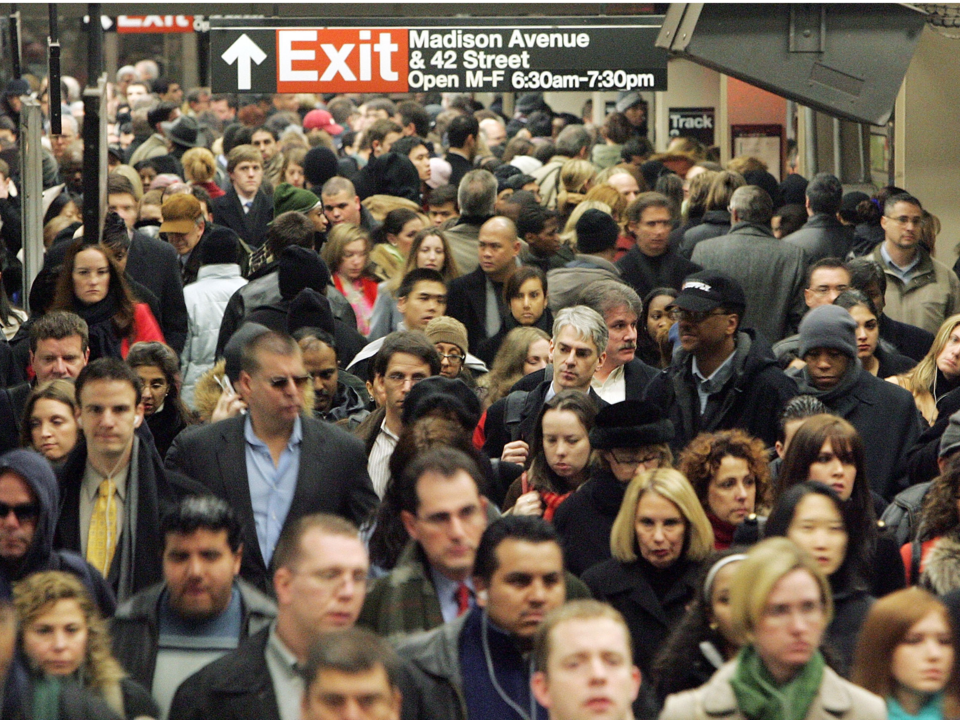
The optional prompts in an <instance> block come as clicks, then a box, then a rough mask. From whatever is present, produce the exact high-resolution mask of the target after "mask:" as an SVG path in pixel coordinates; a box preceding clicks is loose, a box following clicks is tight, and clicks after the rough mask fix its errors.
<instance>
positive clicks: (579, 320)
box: [480, 305, 609, 465]
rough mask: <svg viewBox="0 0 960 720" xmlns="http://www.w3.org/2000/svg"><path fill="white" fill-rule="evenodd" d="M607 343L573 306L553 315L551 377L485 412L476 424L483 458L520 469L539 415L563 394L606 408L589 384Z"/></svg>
mask: <svg viewBox="0 0 960 720" xmlns="http://www.w3.org/2000/svg"><path fill="white" fill-rule="evenodd" d="M608 340H609V331H608V330H607V324H606V323H605V322H604V321H603V317H602V316H601V315H600V313H598V312H597V311H596V310H592V309H590V308H588V307H586V306H584V305H574V306H573V307H568V308H564V309H563V310H561V311H560V312H558V313H557V317H556V320H554V321H553V339H552V340H551V341H550V356H551V357H552V359H553V377H552V378H551V379H550V380H544V381H543V382H542V383H540V385H539V386H538V387H537V388H535V389H534V390H531V391H530V392H526V391H523V390H516V391H514V392H512V393H510V394H509V395H507V397H505V398H503V399H501V400H498V401H497V402H495V403H494V404H493V405H491V406H490V408H489V409H488V410H487V412H486V414H485V416H484V418H481V420H480V424H481V425H483V427H484V432H485V433H486V440H485V442H484V445H483V451H484V453H486V454H487V455H488V456H489V457H491V458H500V459H501V460H504V461H506V462H513V463H517V464H520V465H522V464H523V463H524V462H525V461H526V459H527V454H528V452H529V441H530V438H532V437H533V429H534V425H535V424H536V419H537V416H538V415H539V414H540V409H541V408H542V407H543V404H544V403H545V402H547V400H549V399H550V398H552V397H553V396H554V395H556V394H557V393H558V392H561V391H563V390H579V391H580V392H585V393H587V394H588V395H589V396H590V397H591V398H592V399H593V401H594V402H595V403H596V404H597V407H598V408H601V407H604V406H605V405H606V404H607V403H606V402H604V401H603V400H602V399H601V398H600V396H599V395H597V393H596V392H595V391H594V390H593V388H592V387H591V386H590V384H591V382H592V381H593V376H594V374H595V373H596V372H597V368H599V367H600V366H601V365H603V362H604V360H606V357H607V342H608Z"/></svg>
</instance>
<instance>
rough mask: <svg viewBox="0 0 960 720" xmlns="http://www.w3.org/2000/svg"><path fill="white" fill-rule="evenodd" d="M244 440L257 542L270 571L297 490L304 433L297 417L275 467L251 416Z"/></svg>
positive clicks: (248, 418)
mask: <svg viewBox="0 0 960 720" xmlns="http://www.w3.org/2000/svg"><path fill="white" fill-rule="evenodd" d="M243 437H244V439H245V440H246V459H247V480H248V483H249V485H250V503H251V505H253V519H254V521H255V522H256V525H257V541H258V542H259V543H260V553H261V554H262V555H263V562H264V563H265V564H266V565H267V567H269V566H270V559H271V558H272V557H273V550H274V548H275V547H276V546H277V540H279V539H280V531H281V530H282V529H283V523H284V521H285V520H286V519H287V513H288V512H289V511H290V504H291V503H292V502H293V493H294V491H295V490H296V488H297V475H298V474H299V472H300V445H301V442H302V440H303V429H302V427H301V423H300V418H299V417H298V418H297V419H296V420H295V421H294V423H293V432H292V433H291V434H290V439H289V440H288V441H287V447H285V448H284V450H283V452H282V453H281V454H280V462H278V463H277V464H276V465H274V464H273V456H272V455H271V454H270V448H269V447H267V444H266V443H265V442H263V440H261V439H260V438H258V437H257V436H256V434H255V433H254V432H253V423H252V422H251V420H250V416H249V415H247V419H246V421H245V422H244V425H243Z"/></svg>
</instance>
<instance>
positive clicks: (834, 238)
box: [783, 213, 853, 265]
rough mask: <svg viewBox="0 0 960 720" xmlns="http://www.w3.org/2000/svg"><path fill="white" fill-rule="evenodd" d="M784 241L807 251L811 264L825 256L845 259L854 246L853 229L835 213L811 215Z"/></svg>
mask: <svg viewBox="0 0 960 720" xmlns="http://www.w3.org/2000/svg"><path fill="white" fill-rule="evenodd" d="M783 242H784V243H788V244H790V245H795V246H796V247H798V248H800V249H801V250H803V251H805V252H806V253H807V260H808V262H809V263H810V264H811V265H812V264H813V263H815V262H816V261H817V260H822V259H823V258H825V257H837V258H840V259H841V260H843V259H845V258H846V257H847V253H849V252H850V250H851V249H852V248H853V230H852V229H851V228H849V227H847V226H846V225H844V224H842V223H841V222H840V221H839V220H837V218H836V217H834V216H833V215H829V214H827V213H817V214H815V215H811V216H810V218H809V219H808V220H807V222H805V223H804V224H803V227H801V228H800V229H799V230H796V231H795V232H792V233H790V234H789V235H787V236H786V237H785V238H784V239H783Z"/></svg>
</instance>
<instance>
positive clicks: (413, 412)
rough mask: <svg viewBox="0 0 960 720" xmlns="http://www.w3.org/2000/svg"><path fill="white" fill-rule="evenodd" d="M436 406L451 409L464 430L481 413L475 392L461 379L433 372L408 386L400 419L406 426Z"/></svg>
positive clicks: (471, 425) (472, 427)
mask: <svg viewBox="0 0 960 720" xmlns="http://www.w3.org/2000/svg"><path fill="white" fill-rule="evenodd" d="M435 408H441V409H442V410H448V411H453V413H454V414H455V415H456V416H457V419H458V420H459V421H460V424H461V425H463V427H464V429H467V430H469V431H471V432H473V429H474V428H475V427H476V426H477V423H479V422H480V416H481V415H482V413H483V410H482V408H481V407H480V400H479V398H477V394H476V393H475V392H473V390H471V389H470V387H469V386H468V385H467V384H466V383H465V382H464V381H463V380H460V379H459V378H457V379H453V378H447V377H443V375H434V376H433V377H428V378H426V379H424V380H421V381H420V382H418V383H417V384H416V385H414V386H413V387H412V388H410V392H409V393H407V396H406V397H405V398H404V399H403V415H402V416H401V420H402V421H403V424H404V425H405V426H409V425H411V424H412V423H414V422H416V421H417V420H419V419H420V418H422V417H423V416H425V415H427V414H428V413H429V412H430V411H431V410H434V409H435Z"/></svg>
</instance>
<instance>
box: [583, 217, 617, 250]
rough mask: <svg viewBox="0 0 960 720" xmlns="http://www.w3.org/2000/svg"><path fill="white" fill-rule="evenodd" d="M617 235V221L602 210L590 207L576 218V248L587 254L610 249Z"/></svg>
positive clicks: (615, 242) (614, 244) (615, 241)
mask: <svg viewBox="0 0 960 720" xmlns="http://www.w3.org/2000/svg"><path fill="white" fill-rule="evenodd" d="M619 236H620V228H619V227H617V221H616V220H614V219H613V218H612V217H610V215H608V214H607V213H605V212H604V211H603V210H597V209H596V208H591V209H590V210H587V211H586V212H585V213H584V214H583V215H581V216H580V219H579V220H577V249H578V250H580V252H582V253H585V254H587V255H592V254H594V253H601V252H603V251H605V250H610V249H611V248H613V247H614V246H616V244H617V238H618V237H619Z"/></svg>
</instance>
